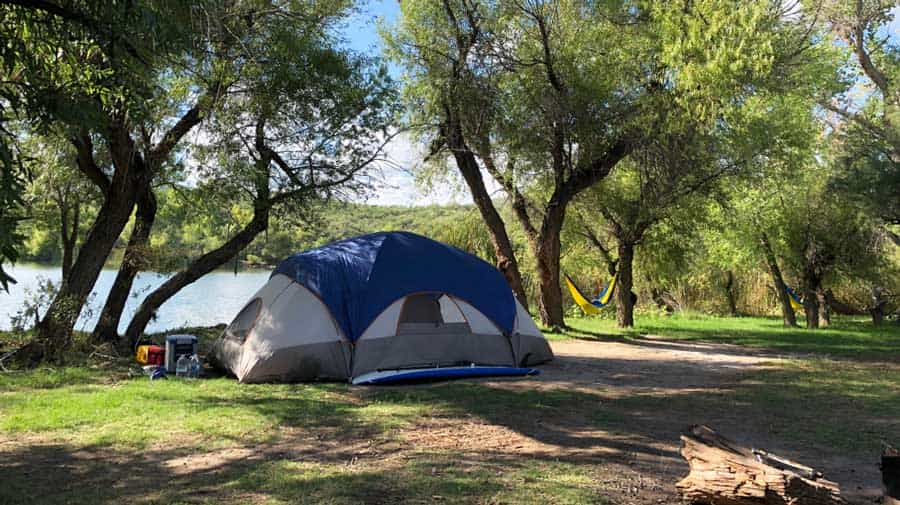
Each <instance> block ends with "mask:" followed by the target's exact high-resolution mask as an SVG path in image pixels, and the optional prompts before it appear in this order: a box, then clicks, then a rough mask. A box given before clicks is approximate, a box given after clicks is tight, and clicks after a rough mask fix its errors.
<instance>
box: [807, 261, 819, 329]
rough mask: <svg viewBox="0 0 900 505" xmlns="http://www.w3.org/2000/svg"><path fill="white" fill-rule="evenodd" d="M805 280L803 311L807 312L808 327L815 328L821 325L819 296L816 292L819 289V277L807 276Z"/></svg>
mask: <svg viewBox="0 0 900 505" xmlns="http://www.w3.org/2000/svg"><path fill="white" fill-rule="evenodd" d="M805 277H806V278H805V279H804V280H803V282H804V289H803V311H804V312H805V313H806V327H807V328H809V329H811V330H814V329H817V328H818V327H819V298H818V295H817V294H816V293H817V292H818V290H819V282H818V279H817V278H816V277H814V276H809V275H808V274H807V276H805Z"/></svg>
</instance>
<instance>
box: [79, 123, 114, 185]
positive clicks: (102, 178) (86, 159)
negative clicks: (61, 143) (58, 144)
mask: <svg viewBox="0 0 900 505" xmlns="http://www.w3.org/2000/svg"><path fill="white" fill-rule="evenodd" d="M70 141H71V142H72V145H74V146H75V151H76V153H77V154H76V156H75V161H76V163H77V165H78V170H80V171H81V173H83V174H84V175H85V176H87V178H88V179H90V181H91V182H92V183H94V185H95V186H97V187H98V188H100V191H102V192H103V194H104V195H107V194H108V193H109V187H110V182H109V177H107V176H106V174H104V173H103V171H102V170H100V167H98V166H97V162H96V161H95V160H94V143H93V141H91V136H90V135H88V134H87V133H85V132H82V133H81V134H79V135H78V136H76V137H73V138H71V139H70Z"/></svg>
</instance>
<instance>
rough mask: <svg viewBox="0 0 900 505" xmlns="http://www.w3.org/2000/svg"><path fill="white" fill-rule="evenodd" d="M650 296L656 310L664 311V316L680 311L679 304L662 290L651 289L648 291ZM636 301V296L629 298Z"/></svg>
mask: <svg viewBox="0 0 900 505" xmlns="http://www.w3.org/2000/svg"><path fill="white" fill-rule="evenodd" d="M650 296H651V298H652V299H653V303H655V304H656V306H657V308H660V309H663V310H665V311H666V314H674V313H675V312H676V311H678V310H680V309H681V304H679V303H678V300H676V299H675V297H674V296H672V295H671V294H670V293H668V292H666V290H664V289H661V288H656V287H655V288H652V289H650ZM636 299H637V298H636V296H632V297H631V300H632V301H636ZM632 305H633V303H632Z"/></svg>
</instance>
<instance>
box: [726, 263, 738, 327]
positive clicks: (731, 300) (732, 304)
mask: <svg viewBox="0 0 900 505" xmlns="http://www.w3.org/2000/svg"><path fill="white" fill-rule="evenodd" d="M725 299H726V301H727V302H728V314H729V315H730V316H731V317H737V316H738V315H739V314H738V309H737V300H736V299H735V296H734V274H733V273H732V272H731V270H727V271H725Z"/></svg>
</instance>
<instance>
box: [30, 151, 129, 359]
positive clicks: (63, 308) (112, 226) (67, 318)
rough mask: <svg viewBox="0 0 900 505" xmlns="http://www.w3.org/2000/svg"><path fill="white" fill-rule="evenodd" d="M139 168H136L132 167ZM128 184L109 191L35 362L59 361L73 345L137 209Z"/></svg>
mask: <svg viewBox="0 0 900 505" xmlns="http://www.w3.org/2000/svg"><path fill="white" fill-rule="evenodd" d="M132 168H135V169H136V167H132ZM135 185H136V184H124V185H123V186H124V187H120V188H116V189H114V190H112V191H110V192H109V196H108V197H107V198H106V201H105V202H104V203H103V206H102V207H101V208H100V212H99V213H98V214H97V218H96V219H95V220H94V223H93V224H92V225H91V229H90V230H89V231H88V234H87V236H86V237H85V240H84V242H83V244H82V246H81V249H80V250H79V251H78V257H77V258H76V259H75V262H74V263H73V265H72V270H71V272H70V273H69V276H68V277H66V278H64V279H63V282H62V284H61V286H60V289H59V291H58V292H57V294H56V296H55V297H54V299H53V301H52V302H51V304H50V307H49V308H48V309H47V313H46V314H45V315H44V318H43V319H42V320H41V322H40V323H39V324H38V325H37V328H36V336H35V340H36V344H37V345H35V346H34V347H33V348H34V349H35V351H34V353H33V355H32V356H31V357H30V359H31V360H32V361H40V360H41V359H50V360H59V359H60V358H61V357H62V356H61V353H62V351H64V350H65V349H67V348H68V347H69V345H70V344H71V342H72V330H73V328H74V327H75V322H76V321H77V320H78V316H79V314H80V313H81V309H82V307H83V306H84V303H85V302H86V301H87V297H88V295H90V293H91V290H92V289H93V288H94V283H95V282H96V281H97V277H98V276H99V275H100V271H101V270H102V269H103V265H104V263H106V259H107V258H108V257H109V254H110V251H112V248H113V246H114V245H115V243H116V240H118V238H119V235H120V234H121V233H122V229H123V228H125V225H126V224H127V223H128V219H129V217H130V216H131V209H132V208H133V207H134V186H135Z"/></svg>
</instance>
